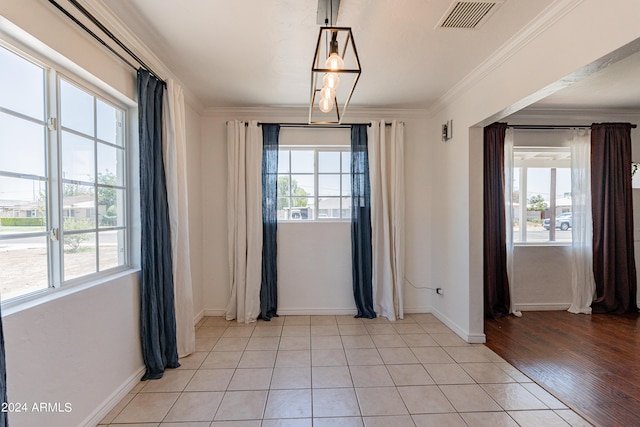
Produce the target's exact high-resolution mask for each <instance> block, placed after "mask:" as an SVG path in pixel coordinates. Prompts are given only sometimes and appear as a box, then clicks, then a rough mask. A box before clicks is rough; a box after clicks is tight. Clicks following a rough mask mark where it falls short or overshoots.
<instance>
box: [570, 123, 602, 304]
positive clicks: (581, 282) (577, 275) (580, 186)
mask: <svg viewBox="0 0 640 427" xmlns="http://www.w3.org/2000/svg"><path fill="white" fill-rule="evenodd" d="M570 146H571V205H572V206H571V210H572V216H573V217H572V220H573V224H572V231H573V247H572V253H571V258H572V261H573V269H572V275H571V290H572V294H573V295H572V299H571V307H569V312H571V313H575V314H578V313H584V314H590V313H591V302H592V301H593V296H594V292H595V289H596V285H595V281H594V278H593V247H592V239H593V221H592V218H591V131H590V130H588V129H572V130H571V138H570Z"/></svg>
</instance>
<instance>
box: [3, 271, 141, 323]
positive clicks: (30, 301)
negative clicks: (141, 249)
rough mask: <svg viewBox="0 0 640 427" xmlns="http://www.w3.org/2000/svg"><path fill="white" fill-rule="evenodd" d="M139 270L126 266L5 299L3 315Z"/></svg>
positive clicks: (135, 272)
mask: <svg viewBox="0 0 640 427" xmlns="http://www.w3.org/2000/svg"><path fill="white" fill-rule="evenodd" d="M139 271H140V269H139V268H132V267H124V268H123V269H122V270H118V271H116V272H114V273H111V274H108V275H105V276H100V277H98V278H95V279H93V280H90V281H86V282H81V283H77V284H73V285H66V286H63V287H60V288H48V289H43V290H41V291H38V292H34V293H31V294H27V295H24V296H22V297H16V298H14V299H10V300H7V301H3V302H2V316H3V317H6V316H10V315H12V314H16V313H19V312H21V311H24V310H28V309H31V308H34V307H37V306H39V305H42V304H46V303H49V302H51V301H55V300H57V299H59V298H64V297H66V296H68V295H73V294H75V293H78V292H82V291H84V290H87V289H90V288H94V287H96V286H101V285H103V284H105V283H107V282H111V281H113V280H118V279H120V278H122V277H126V276H129V275H132V274H138V272H139Z"/></svg>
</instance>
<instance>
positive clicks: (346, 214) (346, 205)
mask: <svg viewBox="0 0 640 427" xmlns="http://www.w3.org/2000/svg"><path fill="white" fill-rule="evenodd" d="M342 218H351V197H343V198H342Z"/></svg>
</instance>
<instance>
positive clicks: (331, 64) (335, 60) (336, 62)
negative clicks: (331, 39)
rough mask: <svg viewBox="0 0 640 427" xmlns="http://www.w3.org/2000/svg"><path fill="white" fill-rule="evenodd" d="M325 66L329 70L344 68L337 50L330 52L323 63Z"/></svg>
mask: <svg viewBox="0 0 640 427" xmlns="http://www.w3.org/2000/svg"><path fill="white" fill-rule="evenodd" d="M324 65H325V67H326V68H328V69H330V70H331V71H337V70H341V69H343V68H344V60H343V59H342V58H341V57H340V55H338V53H337V52H332V53H331V55H329V57H328V58H327V61H326V62H325V63H324Z"/></svg>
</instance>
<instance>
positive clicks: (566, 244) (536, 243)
mask: <svg viewBox="0 0 640 427" xmlns="http://www.w3.org/2000/svg"><path fill="white" fill-rule="evenodd" d="M513 246H516V247H522V248H526V247H544V246H567V247H571V246H573V244H572V243H571V242H535V243H534V242H531V243H528V242H527V243H514V244H513Z"/></svg>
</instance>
